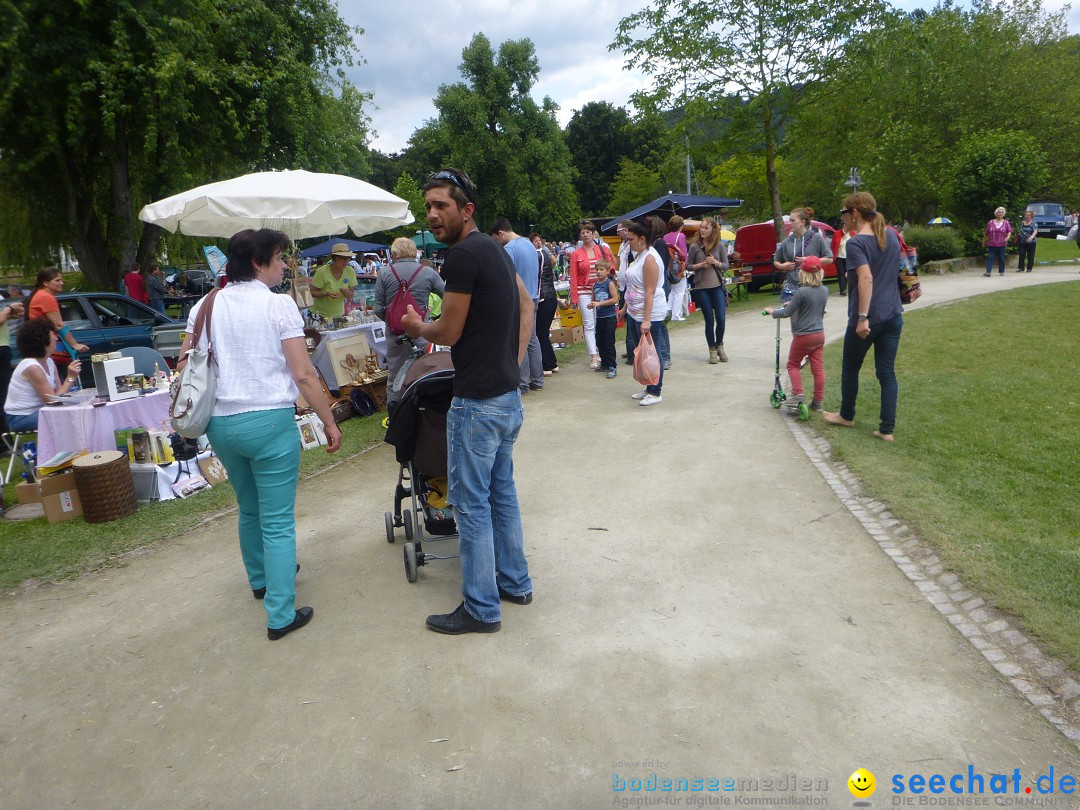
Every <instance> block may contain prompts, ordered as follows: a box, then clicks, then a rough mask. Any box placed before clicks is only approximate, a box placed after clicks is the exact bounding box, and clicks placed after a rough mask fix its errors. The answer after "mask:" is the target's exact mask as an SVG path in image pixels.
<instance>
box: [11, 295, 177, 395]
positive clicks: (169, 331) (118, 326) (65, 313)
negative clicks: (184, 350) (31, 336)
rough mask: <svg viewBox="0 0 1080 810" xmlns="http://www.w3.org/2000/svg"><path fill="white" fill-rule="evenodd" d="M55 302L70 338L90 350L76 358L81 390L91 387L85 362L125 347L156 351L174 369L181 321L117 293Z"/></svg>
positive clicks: (59, 298) (62, 298)
mask: <svg viewBox="0 0 1080 810" xmlns="http://www.w3.org/2000/svg"><path fill="white" fill-rule="evenodd" d="M16 300H25V299H11V298H5V299H4V300H2V301H0V307H4V306H8V305H10V304H11V303H12V302H13V301H16ZM56 300H57V303H59V305H60V317H61V318H63V320H64V323H65V324H67V325H68V326H70V327H71V334H72V337H74V338H75V340H76V341H78V342H79V343H85V344H86V345H87V346H88V347H90V351H88V352H86V353H85V354H80V355H79V359H80V360H82V361H83V369H82V373H81V374H80V375H79V376H80V380H79V382H80V383H81V384H82V385H83V387H92V386H93V384H94V375H93V371H92V369H91V368H90V362H89V360H90V355H92V354H102V353H105V352H115V351H118V350H120V349H123V348H126V347H128V346H146V347H148V348H152V349H157V351H158V352H160V353H161V355H162V356H163V357H164V358H165V360H166V362H167V363H169V364H171V365H175V363H176V359H177V358H178V357H179V356H180V346H181V344H182V343H183V341H184V333H185V331H186V329H187V324H186V323H185V322H184V321H177V320H174V319H173V318H170V317H168V316H166V315H162V314H160V313H158V312H155V311H154V310H152V309H150V307H148V306H146V305H145V304H142V303H140V302H138V301H135V300H134V299H132V298H128V297H127V296H126V295H120V294H119V293H111V292H73V293H61V294H60V295H58V296H56ZM17 329H18V324H16V323H13V324H12V329H11V331H12V340H11V348H12V363H15V362H17V358H16V357H15V355H16V354H17V351H16V348H15V339H14V338H15V333H16V332H17Z"/></svg>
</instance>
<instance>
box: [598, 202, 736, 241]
mask: <svg viewBox="0 0 1080 810" xmlns="http://www.w3.org/2000/svg"><path fill="white" fill-rule="evenodd" d="M740 205H742V200H736V199H734V198H732V197H708V196H704V195H700V194H668V195H667V196H666V197H660V198H658V199H655V200H653V201H652V202H651V203H646V204H645V205H643V206H641V207H640V208H635V209H634V210H633V211H630V212H629V213H626V214H623V215H622V216H618V217H612V219H611V221H610V222H608V223H607V224H606V225H604V226H603V227H602V228H601V229H600V231H601V233H615V228H616V227H618V224H619V223H620V222H622V221H623V220H624V219H637V218H639V217H647V216H649V215H650V214H657V215H658V216H660V217H661V218H662V219H670V218H671V217H673V216H675V214H678V215H679V216H680V217H687V218H692V217H695V216H698V215H699V214H707V213H709V212H710V211H716V210H718V209H720V208H738V207H739V206H740Z"/></svg>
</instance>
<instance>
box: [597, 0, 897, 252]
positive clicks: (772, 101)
mask: <svg viewBox="0 0 1080 810" xmlns="http://www.w3.org/2000/svg"><path fill="white" fill-rule="evenodd" d="M886 13H887V6H886V4H885V3H883V2H882V1H881V0H866V2H862V3H850V2H847V0H819V2H816V3H777V2H775V1H774V0H718V1H717V2H714V3H702V2H698V0H652V2H651V3H650V4H649V5H648V6H646V7H645V8H644V9H642V10H640V11H637V12H635V13H633V14H631V15H629V16H628V17H625V18H623V19H622V20H621V21H620V22H619V26H618V29H617V33H616V37H615V41H614V42H613V43H612V44H611V46H610V48H611V49H612V50H616V49H621V50H622V52H623V54H624V55H625V56H626V67H627V68H628V69H629V68H637V69H639V70H641V71H642V72H643V73H645V74H646V75H648V76H650V77H651V78H652V80H653V83H654V86H653V89H652V91H651V93H650V95H651V96H652V98H653V100H660V101H661V102H662V103H665V104H666V105H667V106H669V107H670V108H683V109H684V110H685V111H686V124H685V125H687V126H690V125H692V124H693V123H694V122H695V121H705V120H712V119H715V118H716V117H717V116H718V115H721V116H722V115H725V114H726V115H729V116H730V117H731V119H732V123H731V126H730V127H729V129H728V134H727V135H726V136H725V139H726V140H727V142H728V147H729V149H730V151H733V152H738V151H751V152H756V151H760V152H762V153H763V154H764V158H765V177H766V180H767V183H768V187H769V196H770V203H771V208H772V213H773V218H774V220H775V222H776V228H777V235H778V236H780V235H782V233H783V230H782V228H783V223H782V216H783V211H782V208H781V202H780V182H779V179H778V175H777V171H776V158H777V155H778V153H779V150H780V147H781V141H782V134H783V131H784V127H785V125H786V124H787V121H788V119H789V118H790V117H791V116H792V115H793V114H794V113H795V112H796V111H797V110H798V108H799V107H800V105H803V104H806V103H811V102H812V101H813V99H814V96H815V94H816V93H818V92H826V91H827V90H824V89H823V88H824V87H825V85H824V80H825V79H827V78H828V77H829V76H830V75H832V73H833V72H835V71H836V70H837V68H838V66H839V65H840V64H841V63H842V62H843V60H844V58H845V53H844V46H845V43H847V41H848V40H849V39H851V37H853V36H855V35H856V34H858V33H859V32H861V31H864V30H867V29H869V28H871V27H873V26H874V25H875V24H877V22H878V21H879V20H881V19H882V18H883V17H884V16H885V15H886Z"/></svg>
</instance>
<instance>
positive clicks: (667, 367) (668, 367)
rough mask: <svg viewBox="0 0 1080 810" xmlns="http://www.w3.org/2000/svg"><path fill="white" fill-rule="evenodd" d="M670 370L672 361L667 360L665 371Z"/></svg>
mask: <svg viewBox="0 0 1080 810" xmlns="http://www.w3.org/2000/svg"><path fill="white" fill-rule="evenodd" d="M670 368H671V361H670V360H665V361H664V371H667V370H668V369H670Z"/></svg>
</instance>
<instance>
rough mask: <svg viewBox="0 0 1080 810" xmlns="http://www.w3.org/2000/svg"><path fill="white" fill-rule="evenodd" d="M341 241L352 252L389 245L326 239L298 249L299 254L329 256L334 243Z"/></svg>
mask: <svg viewBox="0 0 1080 810" xmlns="http://www.w3.org/2000/svg"><path fill="white" fill-rule="evenodd" d="M341 242H344V243H345V244H346V245H348V246H349V250H351V251H352V252H353V253H374V252H375V251H376V250H386V249H387V248H388V247H389V245H376V244H375V243H374V242H358V241H356V240H355V239H340V238H339V239H327V240H326V241H325V242H322V243H321V244H318V245H315V247H309V248H308V249H307V250H302V251H300V256H301V258H304V259H319V258H322V257H323V256H329V255H330V251H331V250H333V249H334V245H337V244H340V243H341Z"/></svg>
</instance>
